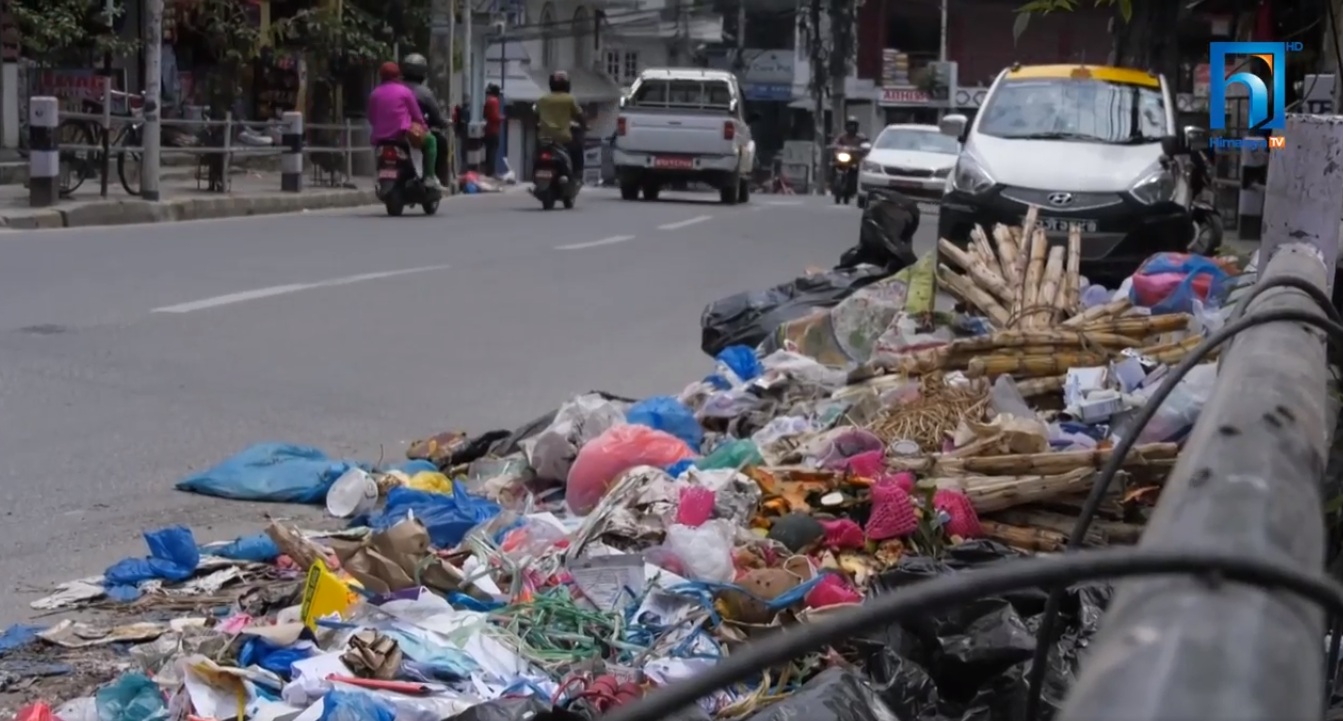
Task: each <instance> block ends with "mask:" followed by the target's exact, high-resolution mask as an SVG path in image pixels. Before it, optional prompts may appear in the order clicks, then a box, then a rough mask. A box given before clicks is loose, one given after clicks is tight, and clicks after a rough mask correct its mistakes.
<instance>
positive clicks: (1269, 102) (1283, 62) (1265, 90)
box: [1208, 42, 1302, 132]
mask: <svg viewBox="0 0 1343 721" xmlns="http://www.w3.org/2000/svg"><path fill="white" fill-rule="evenodd" d="M1301 48H1302V45H1301V43H1299V42H1287V43H1262V42H1260V43H1210V44H1209V45H1208V65H1209V67H1210V68H1211V69H1212V71H1213V72H1212V74H1211V77H1210V78H1209V80H1208V86H1209V87H1208V127H1209V128H1210V129H1212V130H1225V129H1226V90H1227V87H1229V86H1231V85H1236V84H1240V85H1243V86H1245V90H1246V91H1247V92H1248V94H1249V107H1248V111H1249V113H1248V117H1247V123H1246V126H1247V128H1246V129H1247V130H1249V131H1251V132H1254V131H1260V130H1281V129H1282V128H1283V127H1285V126H1286V125H1287V53H1289V52H1299V51H1300V50H1301ZM1228 67H1229V68H1230V73H1229V74H1228V72H1227V68H1228Z"/></svg>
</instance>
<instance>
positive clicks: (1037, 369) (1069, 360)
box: [965, 351, 1109, 378]
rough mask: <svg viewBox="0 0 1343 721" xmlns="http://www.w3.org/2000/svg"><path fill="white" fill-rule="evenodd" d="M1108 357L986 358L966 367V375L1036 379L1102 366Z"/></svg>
mask: <svg viewBox="0 0 1343 721" xmlns="http://www.w3.org/2000/svg"><path fill="white" fill-rule="evenodd" d="M1108 359H1109V354H1107V353H1098V352H1094V351H1071V352H1061V353H1058V354H1055V355H1030V356H1010V355H986V356H979V357H978V358H975V359H973V360H971V361H970V362H969V364H967V366H966V369H965V374H966V375H967V376H969V377H971V378H994V377H996V376H1000V375H1003V374H1009V375H1012V376H1021V377H1026V378H1035V377H1039V376H1056V375H1059V374H1062V373H1067V372H1068V370H1069V369H1070V368H1082V367H1087V366H1095V365H1101V364H1102V363H1104V362H1105V361H1106V360H1108Z"/></svg>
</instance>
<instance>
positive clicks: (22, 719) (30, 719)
mask: <svg viewBox="0 0 1343 721" xmlns="http://www.w3.org/2000/svg"><path fill="white" fill-rule="evenodd" d="M14 721H57V719H56V717H55V715H53V714H52V713H51V707H50V706H48V705H47V704H45V703H42V702H41V701H39V702H37V703H35V704H29V705H27V706H24V707H23V708H21V709H19V713H18V715H16V716H15V717H14Z"/></svg>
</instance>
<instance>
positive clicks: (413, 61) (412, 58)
mask: <svg viewBox="0 0 1343 721" xmlns="http://www.w3.org/2000/svg"><path fill="white" fill-rule="evenodd" d="M401 75H402V76H403V77H404V78H405V79H406V80H409V81H410V82H412V83H422V82H424V79H425V78H427V77H429V60H428V59H427V58H425V57H424V56H423V55H421V54H419V53H411V54H410V55H407V56H406V57H405V59H403V60H402V61H401Z"/></svg>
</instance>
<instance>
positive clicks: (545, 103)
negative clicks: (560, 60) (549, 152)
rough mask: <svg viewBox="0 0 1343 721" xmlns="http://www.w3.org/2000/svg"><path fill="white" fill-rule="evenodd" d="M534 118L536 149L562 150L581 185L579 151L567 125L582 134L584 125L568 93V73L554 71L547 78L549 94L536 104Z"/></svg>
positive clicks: (580, 154) (581, 112)
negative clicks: (536, 126)
mask: <svg viewBox="0 0 1343 721" xmlns="http://www.w3.org/2000/svg"><path fill="white" fill-rule="evenodd" d="M536 115H537V118H538V121H537V124H538V126H539V127H538V128H537V132H536V139H537V144H538V147H542V148H543V147H545V146H546V145H548V144H551V143H554V144H556V145H559V146H561V147H563V148H564V149H565V153H566V154H567V155H568V156H569V167H570V170H571V171H572V172H573V174H574V177H575V179H577V180H580V181H581V180H582V178H583V149H582V148H581V147H576V146H577V143H575V142H574V133H573V131H572V129H571V125H573V124H577V125H578V127H580V128H582V129H584V130H586V129H587V122H586V121H585V120H584V119H583V108H582V107H581V106H579V104H578V98H575V97H574V96H573V95H572V94H571V93H570V92H569V74H568V73H566V72H564V71H563V70H558V71H556V72H555V73H553V74H552V75H551V76H550V92H549V93H546V94H545V95H543V96H541V99H540V100H537V101H536Z"/></svg>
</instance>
